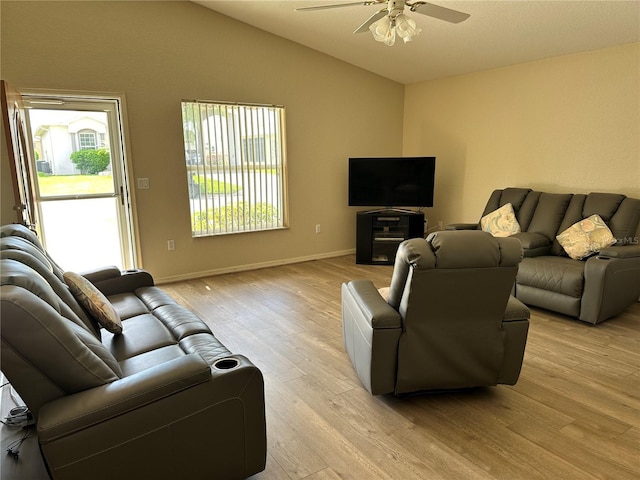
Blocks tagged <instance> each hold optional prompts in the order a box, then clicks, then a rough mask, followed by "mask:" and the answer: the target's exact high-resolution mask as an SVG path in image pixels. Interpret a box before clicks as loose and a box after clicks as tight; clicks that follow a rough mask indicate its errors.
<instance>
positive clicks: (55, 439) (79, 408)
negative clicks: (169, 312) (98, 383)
mask: <svg viewBox="0 0 640 480" xmlns="http://www.w3.org/2000/svg"><path fill="white" fill-rule="evenodd" d="M230 359H233V360H234V361H235V362H233V364H232V365H228V364H227V365H224V364H223V365H221V366H220V368H217V367H216V364H217V363H218V362H216V363H215V364H214V365H209V364H208V363H207V362H206V361H204V360H203V359H202V357H200V356H199V355H197V354H191V355H186V356H184V357H180V358H177V359H174V360H172V361H169V362H166V363H165V364H163V365H159V366H156V367H151V368H149V369H148V370H145V371H143V372H139V373H136V374H133V375H130V376H129V377H126V378H123V379H121V380H117V381H115V382H112V383H110V384H108V385H104V386H102V387H98V388H95V389H91V390H87V391H84V392H80V393H77V394H73V395H69V396H67V397H63V398H59V399H56V400H54V401H53V402H50V403H48V404H46V405H44V406H43V408H42V409H41V410H40V415H39V418H38V440H39V442H40V446H41V450H42V452H43V455H44V458H45V461H46V464H47V467H48V470H49V471H50V472H51V476H52V478H57V479H76V478H88V477H87V472H89V474H88V475H89V477H91V478H92V479H95V480H108V479H112V478H166V477H167V475H169V476H172V477H173V476H176V475H177V476H180V475H182V476H184V475H186V476H187V477H190V478H246V477H248V476H250V475H253V474H254V473H257V472H259V471H261V470H263V469H264V466H265V460H266V446H267V445H266V422H265V407H264V380H263V377H262V374H261V373H260V370H259V369H258V368H257V367H256V366H255V365H253V364H252V363H251V362H250V361H249V360H248V359H247V358H245V357H243V356H242V355H233V356H231V357H226V358H225V360H227V361H228V360H230ZM236 362H237V364H236Z"/></svg>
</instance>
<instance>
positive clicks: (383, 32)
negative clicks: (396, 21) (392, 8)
mask: <svg viewBox="0 0 640 480" xmlns="http://www.w3.org/2000/svg"><path fill="white" fill-rule="evenodd" d="M369 30H371V33H372V34H373V38H374V39H375V40H376V41H377V42H384V43H386V44H387V45H389V46H391V45H393V44H394V43H395V42H396V27H395V25H392V23H391V18H389V16H386V15H385V16H384V17H382V18H381V19H379V20H377V21H375V22H373V23H372V24H371V26H370V27H369Z"/></svg>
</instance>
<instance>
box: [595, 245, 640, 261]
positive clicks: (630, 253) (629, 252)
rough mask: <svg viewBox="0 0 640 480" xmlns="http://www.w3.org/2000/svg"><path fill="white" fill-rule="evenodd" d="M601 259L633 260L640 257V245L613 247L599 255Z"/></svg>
mask: <svg viewBox="0 0 640 480" xmlns="http://www.w3.org/2000/svg"><path fill="white" fill-rule="evenodd" d="M598 257H599V258H633V257H640V245H624V246H615V245H613V246H611V247H607V248H603V249H602V250H600V252H599V253H598Z"/></svg>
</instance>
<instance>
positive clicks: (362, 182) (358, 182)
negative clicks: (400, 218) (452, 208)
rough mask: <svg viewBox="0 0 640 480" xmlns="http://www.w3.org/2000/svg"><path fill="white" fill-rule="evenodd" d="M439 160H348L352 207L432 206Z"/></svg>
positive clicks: (413, 158)
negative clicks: (437, 161)
mask: <svg viewBox="0 0 640 480" xmlns="http://www.w3.org/2000/svg"><path fill="white" fill-rule="evenodd" d="M435 170H436V157H385V158H350V159H349V206H351V207H373V206H379V207H433V187H434V177H435Z"/></svg>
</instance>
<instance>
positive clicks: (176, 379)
mask: <svg viewBox="0 0 640 480" xmlns="http://www.w3.org/2000/svg"><path fill="white" fill-rule="evenodd" d="M210 376H211V367H210V366H209V364H208V363H207V362H205V360H204V359H203V358H202V357H201V356H200V355H198V354H188V355H185V356H184V357H179V358H176V359H173V360H170V361H168V362H165V363H162V364H160V365H156V366H153V367H151V368H149V369H147V370H144V371H142V372H138V373H136V374H133V375H131V376H128V377H124V378H121V379H120V380H116V381H115V382H111V383H108V384H105V385H102V386H101V387H96V388H92V389H89V390H84V391H82V392H79V393H77V394H75V395H68V396H65V397H61V398H59V399H56V400H54V401H53V402H50V403H47V404H45V405H44V406H43V407H42V408H41V409H40V412H39V416H38V437H39V439H40V443H42V444H46V443H48V442H50V441H53V440H55V439H56V438H59V437H63V436H65V435H68V434H70V433H72V432H74V431H76V430H80V429H83V428H87V427H89V426H91V425H94V424H97V423H100V422H104V421H106V420H109V419H110V418H113V417H116V416H118V415H122V414H124V413H126V412H128V411H130V410H134V409H136V408H140V407H143V406H144V405H146V404H148V403H151V402H153V401H156V400H158V399H160V398H163V397H167V396H169V395H173V394H175V393H176V392H179V391H181V390H184V389H186V388H189V387H191V386H193V385H196V384H198V383H202V382H205V381H207V380H208V379H209V378H210Z"/></svg>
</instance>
